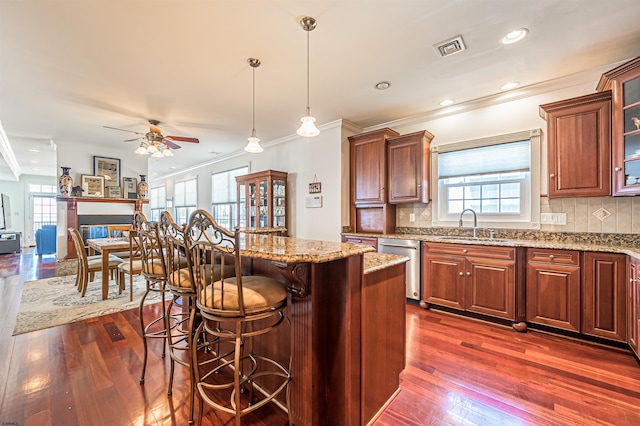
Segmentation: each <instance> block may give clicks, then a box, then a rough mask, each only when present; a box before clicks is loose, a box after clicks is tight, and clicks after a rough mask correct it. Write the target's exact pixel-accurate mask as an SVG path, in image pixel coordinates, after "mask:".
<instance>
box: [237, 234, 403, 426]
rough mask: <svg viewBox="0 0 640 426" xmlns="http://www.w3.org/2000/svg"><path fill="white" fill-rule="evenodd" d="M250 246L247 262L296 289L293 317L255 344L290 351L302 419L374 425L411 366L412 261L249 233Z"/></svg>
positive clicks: (294, 408) (295, 405)
mask: <svg viewBox="0 0 640 426" xmlns="http://www.w3.org/2000/svg"><path fill="white" fill-rule="evenodd" d="M241 247H242V249H241V251H242V255H243V256H244V257H245V259H246V261H244V263H243V269H245V268H251V271H250V272H251V273H253V274H260V275H269V276H272V277H275V278H277V279H278V280H280V281H281V282H282V283H283V284H284V285H286V286H287V287H288V288H289V292H290V296H289V304H288V307H287V314H288V317H289V319H290V320H291V324H290V325H289V324H286V323H285V324H283V325H282V326H280V327H279V328H278V329H277V330H275V332H273V333H270V334H269V335H265V336H260V337H259V338H256V339H255V342H254V344H255V347H256V352H257V353H258V351H259V352H260V353H264V354H267V355H269V356H273V357H275V358H276V359H278V360H280V361H281V362H283V363H284V364H285V365H286V364H288V360H289V356H290V355H291V377H292V380H291V383H290V385H289V386H290V392H291V400H290V410H291V413H292V418H293V422H294V424H296V425H305V426H306V425H309V426H313V425H344V426H347V425H352V426H355V425H362V424H367V423H369V422H370V421H371V420H372V419H374V418H375V417H376V415H377V414H378V413H379V412H380V411H381V410H382V409H383V408H384V407H385V405H386V404H387V403H388V402H389V401H390V400H391V399H392V398H393V396H395V394H396V393H397V390H398V384H399V379H398V375H399V373H400V371H402V369H403V368H404V362H405V298H404V294H405V285H404V284H405V267H404V262H405V261H406V260H407V259H406V258H403V257H401V256H388V255H387V256H386V257H385V255H378V254H377V253H367V252H370V251H372V250H373V249H372V248H370V247H363V246H357V245H352V244H344V243H337V242H327V241H314V240H303V239H296V238H287V237H281V236H275V235H262V234H244V235H241ZM365 266H366V268H365ZM248 272H249V271H248ZM264 385H265V386H267V387H268V386H269V385H268V383H265V384H264Z"/></svg>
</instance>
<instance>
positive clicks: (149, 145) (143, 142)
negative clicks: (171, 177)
mask: <svg viewBox="0 0 640 426" xmlns="http://www.w3.org/2000/svg"><path fill="white" fill-rule="evenodd" d="M159 124H160V121H158V120H149V131H148V132H147V133H140V132H136V131H133V130H126V129H119V128H117V127H111V126H103V127H104V128H106V129H112V130H120V131H123V132H129V133H135V134H136V135H139V136H138V137H137V138H133V139H127V140H125V142H133V141H137V140H140V146H139V147H138V149H136V151H135V152H136V154H140V155H147V154H151V155H152V156H153V157H172V156H173V153H172V152H171V150H172V149H180V148H181V146H180V145H178V144H176V143H175V142H176V141H177V142H191V143H200V141H199V140H198V139H197V138H189V137H185V136H163V135H162V129H160V127H158V125H159Z"/></svg>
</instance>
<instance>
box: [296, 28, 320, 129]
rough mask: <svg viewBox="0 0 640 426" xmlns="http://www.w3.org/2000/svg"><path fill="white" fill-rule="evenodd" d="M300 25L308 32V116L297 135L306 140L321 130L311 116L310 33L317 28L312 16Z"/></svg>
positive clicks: (303, 118) (302, 119)
mask: <svg viewBox="0 0 640 426" xmlns="http://www.w3.org/2000/svg"><path fill="white" fill-rule="evenodd" d="M300 25H301V26H302V29H303V30H305V31H306V32H307V115H306V116H304V117H302V118H301V119H300V121H301V122H302V125H301V126H300V128H299V129H298V131H297V133H298V135H300V136H303V137H305V138H310V137H313V136H318V135H319V134H320V130H318V128H317V127H316V124H315V122H316V119H315V118H313V117H312V116H311V108H310V107H309V105H310V103H309V32H311V31H313V30H314V29H315V28H316V20H315V19H313V18H311V17H310V16H305V17H304V18H302V19H301V20H300Z"/></svg>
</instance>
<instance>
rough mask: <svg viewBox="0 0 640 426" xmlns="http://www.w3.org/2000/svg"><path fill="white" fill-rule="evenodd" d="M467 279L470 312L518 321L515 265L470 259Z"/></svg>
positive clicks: (466, 299)
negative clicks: (516, 315)
mask: <svg viewBox="0 0 640 426" xmlns="http://www.w3.org/2000/svg"><path fill="white" fill-rule="evenodd" d="M465 275H466V283H465V309H466V310H468V311H472V312H477V313H479V314H485V315H491V316H494V317H499V318H505V319H509V320H512V321H513V320H515V283H516V270H515V262H514V261H503V260H496V259H483V258H475V257H468V258H467V263H466V272H465Z"/></svg>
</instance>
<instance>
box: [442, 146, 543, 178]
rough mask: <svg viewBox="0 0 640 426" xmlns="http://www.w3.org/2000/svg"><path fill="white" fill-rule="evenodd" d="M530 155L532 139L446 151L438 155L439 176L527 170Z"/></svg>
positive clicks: (447, 176)
mask: <svg viewBox="0 0 640 426" xmlns="http://www.w3.org/2000/svg"><path fill="white" fill-rule="evenodd" d="M530 152H531V148H530V141H529V140H525V141H518V142H510V143H505V144H498V145H491V146H483V147H480V148H470V149H463V150H460V151H452V152H443V153H441V154H440V155H438V177H439V178H449V177H459V176H472V175H482V174H488V173H505V172H522V171H528V170H529V163H530Z"/></svg>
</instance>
